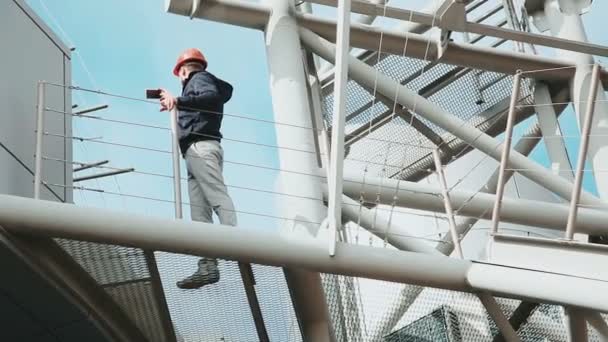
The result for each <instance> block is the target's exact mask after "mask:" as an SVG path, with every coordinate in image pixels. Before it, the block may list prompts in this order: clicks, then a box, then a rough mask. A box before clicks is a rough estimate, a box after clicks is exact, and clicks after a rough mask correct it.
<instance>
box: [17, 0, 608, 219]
mask: <svg viewBox="0 0 608 342" xmlns="http://www.w3.org/2000/svg"><path fill="white" fill-rule="evenodd" d="M28 3H29V4H30V6H32V7H33V8H34V9H35V10H36V12H37V13H38V14H39V15H40V16H41V17H42V18H43V19H44V20H45V21H46V22H47V23H48V24H49V25H50V26H51V27H52V28H53V29H54V30H55V31H56V32H57V33H58V35H59V36H60V37H61V38H62V39H64V41H65V42H66V43H67V44H68V45H70V46H74V47H76V52H75V53H74V56H73V63H72V67H73V84H74V85H78V86H82V87H86V88H93V89H102V90H105V91H108V92H112V93H117V94H121V95H125V96H130V97H137V98H141V97H143V92H144V89H146V88H156V87H165V88H168V89H169V90H171V91H173V92H174V93H176V94H177V93H179V91H180V86H179V83H178V81H177V80H176V79H175V78H174V77H173V75H172V74H171V68H172V66H173V63H174V62H175V58H176V56H177V54H178V53H179V52H180V51H182V50H183V49H185V48H188V47H197V48H200V49H201V50H202V51H203V52H204V53H205V55H206V56H207V58H208V60H209V70H210V71H211V72H213V73H215V74H216V75H218V76H219V77H221V78H223V79H225V80H226V81H228V82H230V83H232V84H233V85H234V86H235V93H234V97H233V100H232V101H230V102H229V103H228V105H227V106H226V108H225V112H226V113H228V114H235V115H239V116H247V117H252V118H256V119H262V120H272V107H271V99H270V94H269V87H268V73H267V66H266V59H265V52H264V44H263V35H262V33H261V32H259V31H254V30H247V29H241V28H237V27H233V26H229V25H224V24H218V23H213V22H207V21H202V20H189V19H188V18H186V17H182V16H176V15H170V14H167V13H165V12H164V4H163V3H164V1H163V0H132V1H119V0H107V1H82V0H28ZM424 3H425V2H424V1H394V2H393V3H392V4H393V5H395V6H403V7H409V8H420V7H421V5H422V4H424ZM593 6H594V9H593V11H591V12H590V13H589V14H587V15H585V17H584V18H585V21H586V23H587V25H588V27H587V28H588V34H589V38H590V40H591V41H592V42H595V43H598V44H608V37H606V35H605V34H604V32H603V29H602V25H601V24H600V23H601V22H602V19H603V18H602V15H603V13H607V11H608V4H606V3H605V2H599V1H596V2H595V3H594V5H593ZM322 13H323V14H324V15H329V16H331V15H332V13H331V11H327V10H325V11H323V12H322ZM73 101H74V103H77V104H79V105H80V106H81V107H84V106H92V105H97V104H101V103H104V104H109V105H110V108H109V109H108V110H105V111H103V112H99V113H97V114H98V115H101V116H103V117H105V118H110V119H116V120H125V121H130V122H137V123H142V124H150V125H157V126H163V127H168V125H169V121H168V116H167V115H166V114H164V113H159V112H158V109H157V107H155V106H154V105H150V104H146V103H142V102H134V101H126V100H121V99H117V98H110V97H102V96H99V95H96V94H88V93H82V92H74V96H73ZM561 121H562V124H563V129H564V130H565V134H566V135H575V134H577V127H576V123H575V120H574V117H573V115H572V112H571V111H568V112H567V113H565V114H564V115H563V116H562V119H561ZM74 128H75V132H74V135H77V136H83V137H98V136H102V137H103V140H104V141H112V142H117V143H122V144H128V145H136V146H143V147H148V148H155V149H162V150H169V149H170V140H169V135H168V132H167V131H165V130H157V129H149V128H141V127H134V126H123V125H117V124H107V123H104V122H99V121H91V120H82V119H81V120H75V122H74ZM223 132H224V136H225V137H226V138H227V139H225V140H224V142H223V146H224V149H225V152H226V154H225V159H226V161H227V163H226V164H225V178H226V183H227V184H229V185H234V186H236V187H230V192H231V194H232V195H233V197H234V199H235V202H236V205H237V208H238V210H239V211H243V212H255V213H262V214H268V215H279V214H278V213H277V211H276V210H275V206H274V202H275V201H277V200H280V197H275V196H273V195H271V194H267V193H261V192H255V191H249V190H244V189H239V188H238V187H251V188H255V189H263V190H272V189H274V181H275V177H276V175H277V173H276V172H274V171H271V170H265V169H259V168H252V167H245V166H242V165H236V164H232V163H230V162H231V161H238V162H241V163H249V164H255V165H264V166H268V167H271V168H273V167H278V161H277V151H276V150H275V149H272V148H266V147H261V146H252V145H248V144H243V143H239V142H234V141H231V140H230V139H238V140H244V141H253V142H257V143H261V144H270V145H274V144H276V142H275V133H274V127H273V126H272V125H271V124H267V123H261V122H258V121H251V120H244V119H240V118H235V117H234V116H231V115H227V116H226V117H225V119H224V125H223ZM577 142H578V141H577V139H569V140H568V143H569V145H568V147H569V149H570V151H571V152H572V156H573V157H576V149H577ZM74 151H75V160H77V161H85V162H86V161H94V160H102V159H109V160H111V165H112V166H114V167H135V168H136V169H137V170H139V171H144V172H153V173H160V174H165V175H170V174H171V170H172V169H171V160H170V156H169V155H168V154H162V153H156V152H147V151H141V150H134V149H125V148H119V147H113V146H108V145H102V144H97V143H92V142H88V143H81V142H75V143H74ZM534 157H535V159H537V160H538V161H539V162H541V163H543V164H547V163H548V160H547V159H546V158H545V157H544V147H543V146H542V144H541V147H540V148H538V149H537V150H536V151H535V153H534ZM182 171H184V170H183V166H182ZM85 185H86V186H87V187H91V188H103V189H106V190H107V191H113V192H122V193H125V194H136V195H140V196H146V197H154V198H160V199H164V200H171V199H172V191H171V189H172V186H171V179H169V178H161V177H153V176H144V175H141V174H129V175H121V176H117V177H116V178H108V179H104V180H100V181H91V182H87V183H85ZM585 186H586V187H587V189H589V190H591V191H593V190H594V187H593V184H592V179H591V178H590V177H587V179H586V183H585ZM186 190H187V189H186V186H185V184H184V186H183V193H184V196H183V197H184V201H187V195H186ZM75 199H76V201H77V202H80V203H82V204H85V205H96V206H105V207H111V208H121V207H125V209H128V210H130V211H137V212H143V213H147V214H154V215H161V216H171V215H172V214H173V209H172V205H171V204H170V203H163V202H154V201H149V200H143V199H142V200H139V199H133V198H120V197H118V196H113V195H110V194H105V195H100V194H98V193H91V192H86V193H84V192H81V191H77V192H76V193H75ZM185 209H186V210H185V212H187V211H188V210H187V208H185ZM239 219H240V221H241V222H242V223H246V225H247V226H251V227H260V228H262V227H271V226H274V225H275V224H277V223H278V222H280V221H278V220H276V219H271V218H264V217H259V216H255V215H247V214H240V215H239Z"/></svg>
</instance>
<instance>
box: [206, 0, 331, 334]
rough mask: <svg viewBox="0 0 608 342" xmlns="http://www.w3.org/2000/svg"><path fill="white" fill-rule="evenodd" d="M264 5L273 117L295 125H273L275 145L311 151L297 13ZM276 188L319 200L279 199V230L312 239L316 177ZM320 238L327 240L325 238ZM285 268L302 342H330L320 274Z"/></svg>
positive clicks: (309, 166)
mask: <svg viewBox="0 0 608 342" xmlns="http://www.w3.org/2000/svg"><path fill="white" fill-rule="evenodd" d="M205 3H207V2H205ZM264 4H265V5H266V6H267V7H268V8H272V15H271V16H270V18H269V22H268V25H267V26H266V31H265V42H266V52H267V59H268V70H269V73H270V92H271V95H272V107H273V112H274V118H275V121H276V122H290V123H291V124H292V125H293V126H285V125H278V126H277V127H276V128H277V129H276V137H277V144H279V145H280V146H289V147H292V148H295V149H298V150H306V151H314V149H315V141H314V135H313V134H311V132H310V131H309V130H305V129H302V128H301V127H312V126H313V124H312V119H311V110H310V107H309V99H308V93H307V80H306V74H305V72H304V67H303V63H302V47H301V45H300V40H299V39H298V31H297V24H296V21H295V19H294V17H293V14H294V13H295V12H296V11H295V8H294V4H293V1H291V0H290V1H285V0H267V1H265V2H264ZM204 12H205V11H202V13H204ZM296 126H298V127H296ZM279 165H280V167H281V168H282V169H291V170H298V171H299V172H302V173H305V174H312V173H314V172H316V171H317V170H318V165H317V160H316V155H314V154H303V153H299V152H296V151H294V150H289V149H280V150H279ZM279 188H280V189H282V190H281V191H282V192H288V193H297V194H299V195H300V196H302V197H306V198H317V199H318V201H310V200H309V199H302V198H295V197H291V198H288V199H286V200H285V201H283V203H282V208H281V210H282V212H283V213H284V216H285V217H288V218H289V219H290V220H289V222H290V226H289V227H285V228H284V229H283V231H282V233H283V234H286V235H289V236H291V238H293V239H315V240H316V238H317V235H318V234H319V233H320V232H319V226H318V224H313V223H310V222H321V221H322V220H323V218H324V217H326V216H327V211H326V210H325V208H324V207H323V204H322V198H323V195H322V192H321V185H320V181H319V179H315V178H313V177H307V176H302V175H299V174H293V173H283V174H282V175H281V177H280V179H279ZM285 189H288V190H287V191H285ZM321 233H326V231H323V232H321ZM324 242H325V243H327V241H326V240H324ZM284 272H285V276H286V279H287V284H288V286H289V287H290V290H291V295H292V301H293V303H294V309H295V311H296V314H297V316H298V318H299V322H300V323H301V330H302V335H303V338H304V341H315V342H316V341H319V342H325V341H327V342H329V341H330V340H331V329H330V323H329V314H328V310H327V305H326V303H325V296H324V293H323V288H322V285H321V278H320V275H319V274H318V273H315V272H308V271H303V270H300V269H297V268H292V269H285V270H284Z"/></svg>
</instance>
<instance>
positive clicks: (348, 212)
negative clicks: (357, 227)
mask: <svg viewBox="0 0 608 342" xmlns="http://www.w3.org/2000/svg"><path fill="white" fill-rule="evenodd" d="M342 214H343V215H344V218H346V219H347V220H350V221H352V222H358V223H360V224H361V227H363V228H365V229H367V230H368V231H369V232H370V233H372V234H374V235H376V236H377V237H379V238H381V239H383V240H386V242H388V243H389V244H391V245H392V246H393V247H395V248H397V249H399V250H402V251H411V252H419V253H428V254H435V255H441V253H440V252H439V251H437V250H436V249H435V248H433V246H432V245H429V244H427V243H424V242H423V241H420V240H417V239H413V238H411V237H412V236H413V235H412V234H411V233H410V232H409V231H408V230H407V229H406V227H405V226H404V224H402V223H400V222H395V221H396V220H392V221H390V223H389V220H388V219H386V218H385V217H383V216H381V215H377V214H376V213H374V212H373V210H371V209H368V208H366V207H362V206H361V204H360V203H359V202H357V201H355V200H353V199H351V198H350V197H347V196H343V198H342ZM372 227H373V228H374V229H372Z"/></svg>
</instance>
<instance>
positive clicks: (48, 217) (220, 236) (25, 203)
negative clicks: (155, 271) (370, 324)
mask: <svg viewBox="0 0 608 342" xmlns="http://www.w3.org/2000/svg"><path fill="white" fill-rule="evenodd" d="M0 225H1V226H2V227H4V228H5V229H7V230H8V231H10V232H12V233H16V234H31V235H38V236H46V237H55V238H65V239H73V240H83V241H91V242H97V243H104V244H114V245H123V246H132V247H136V248H141V249H146V250H155V251H166V252H172V253H180V254H192V255H201V256H202V255H204V256H208V257H216V258H222V259H228V260H237V261H241V262H248V263H256V264H262V265H270V266H279V267H290V268H301V269H307V270H311V271H315V272H325V273H333V274H342V275H347V276H352V277H364V278H372V279H379V280H386V281H393V282H399V283H408V284H415V285H420V286H429V287H435V288H443V289H449V290H455V291H463V292H478V291H486V292H489V293H491V294H493V295H495V296H503V297H508V298H519V299H526V300H531V301H538V302H547V303H553V304H559V305H567V306H575V307H580V308H586V309H590V310H596V311H600V312H608V283H606V282H603V281H596V280H592V279H587V278H578V277H570V276H567V275H561V274H554V273H545V272H542V271H534V270H526V269H517V268H512V267H508V266H500V265H491V264H481V263H475V262H470V261H466V260H459V259H454V258H446V257H443V256H434V255H427V254H421V253H413V252H403V251H397V250H392V249H388V248H375V247H366V246H358V245H352V244H345V243H338V244H337V246H336V255H335V256H334V257H330V256H329V255H328V254H327V245H326V242H325V241H320V240H318V239H313V238H309V239H293V238H291V237H290V236H289V235H285V234H278V233H277V232H274V231H269V230H259V229H243V228H237V227H232V226H223V225H216V224H209V223H202V222H188V221H183V220H170V219H161V218H155V217H145V216H140V215H133V214H132V213H124V212H117V211H111V210H104V209H91V208H82V207H77V206H74V205H70V204H64V203H57V202H51V201H41V200H34V199H30V198H23V197H17V196H9V195H0ZM555 284H560V286H555ZM580 289H585V291H580Z"/></svg>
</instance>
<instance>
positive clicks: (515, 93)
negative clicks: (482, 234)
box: [491, 72, 521, 235]
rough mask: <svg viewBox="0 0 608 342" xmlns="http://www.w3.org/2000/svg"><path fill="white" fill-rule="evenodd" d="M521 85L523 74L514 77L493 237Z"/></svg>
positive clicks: (500, 169)
mask: <svg viewBox="0 0 608 342" xmlns="http://www.w3.org/2000/svg"><path fill="white" fill-rule="evenodd" d="M520 84H521V73H520V72H518V73H516V74H515V76H514V77H513V91H512V92H511V101H510V103H509V113H508V114H507V128H506V129H505V140H504V142H503V144H502V155H501V157H500V168H499V170H498V187H497V189H496V201H495V202H494V208H493V210H492V233H491V234H492V235H494V234H496V233H497V232H498V223H499V222H500V206H501V205H502V196H503V195H504V191H505V171H506V170H505V169H506V168H507V164H508V163H509V154H510V153H511V140H512V139H513V122H514V121H515V106H516V105H517V101H518V99H519V89H520Z"/></svg>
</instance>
